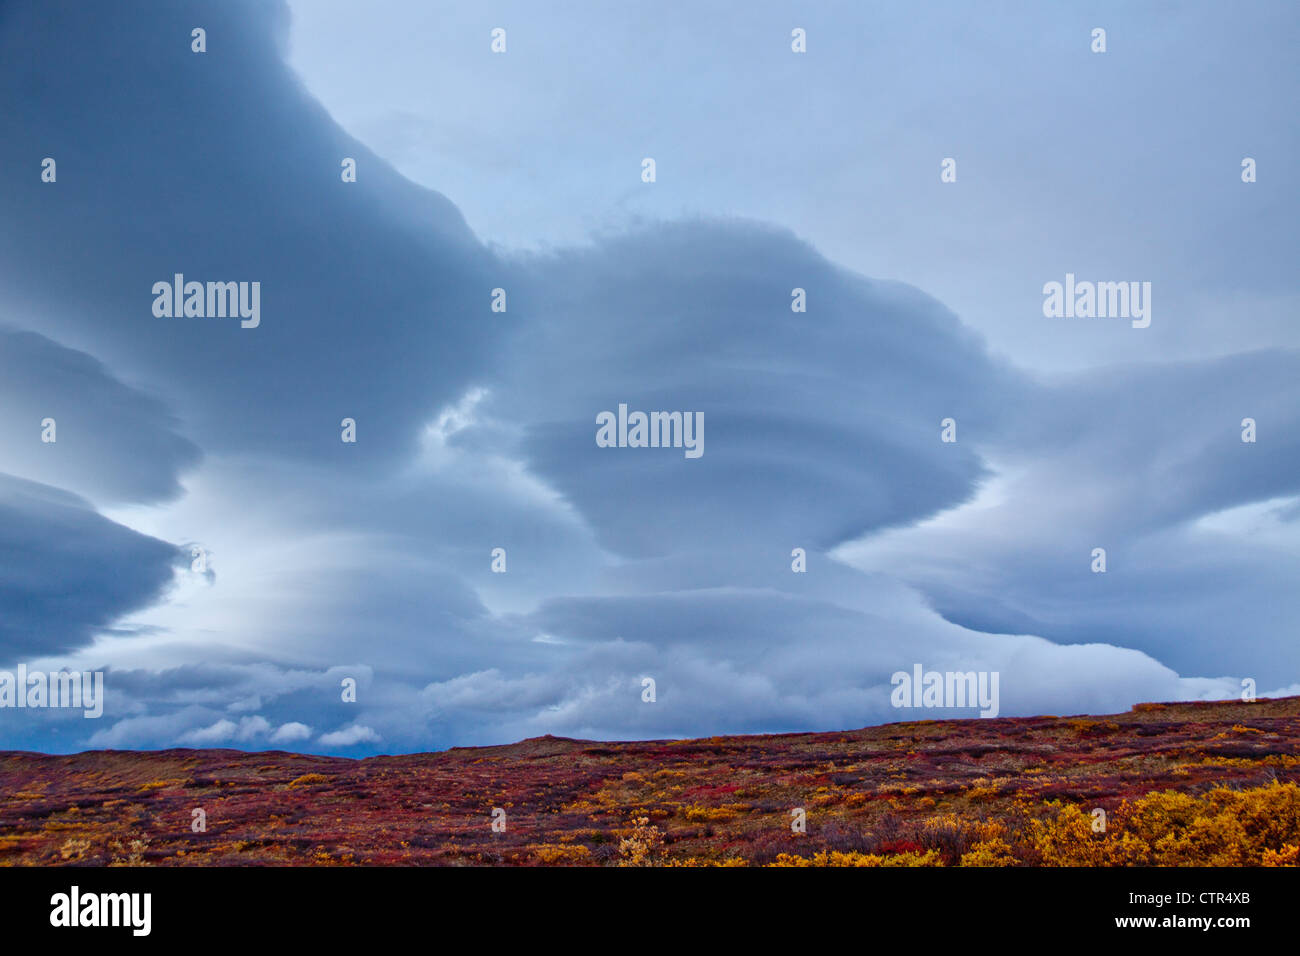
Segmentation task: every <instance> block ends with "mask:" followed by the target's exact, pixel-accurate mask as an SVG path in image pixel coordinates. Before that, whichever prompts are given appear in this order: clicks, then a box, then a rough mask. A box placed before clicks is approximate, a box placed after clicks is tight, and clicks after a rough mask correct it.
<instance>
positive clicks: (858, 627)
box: [0, 0, 1300, 752]
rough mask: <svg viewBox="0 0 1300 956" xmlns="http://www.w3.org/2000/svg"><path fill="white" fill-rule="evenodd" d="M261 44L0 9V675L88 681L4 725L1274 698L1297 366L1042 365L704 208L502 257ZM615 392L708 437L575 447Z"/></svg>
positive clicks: (590, 730)
mask: <svg viewBox="0 0 1300 956" xmlns="http://www.w3.org/2000/svg"><path fill="white" fill-rule="evenodd" d="M194 10H197V11H201V13H202V17H201V20H202V22H203V23H204V24H205V27H206V29H207V30H208V37H209V52H208V53H206V54H203V55H201V56H200V55H195V54H193V53H191V52H190V50H189V44H188V36H189V30H190V28H191V27H192V26H193V24H194V22H196V14H195V12H194ZM287 30H288V24H287V20H286V17H285V12H284V8H283V6H281V5H279V4H262V3H253V2H251V0H234V2H230V3H221V4H212V5H200V6H198V7H196V8H194V9H193V10H192V9H189V8H172V7H167V6H164V7H159V6H157V5H145V4H140V5H134V4H126V5H123V6H119V7H115V8H114V9H113V10H111V11H109V10H101V9H99V8H96V7H90V8H87V9H84V10H82V9H78V10H76V11H72V10H61V9H58V8H54V9H51V10H46V9H45V8H44V7H41V6H38V5H35V4H22V3H19V4H12V5H10V6H9V7H7V8H6V13H5V16H4V20H3V22H2V23H0V63H4V64H5V66H4V70H5V71H6V79H7V80H8V81H9V82H6V83H0V110H2V111H3V112H4V114H5V116H6V118H7V122H8V124H9V126H8V129H9V130H10V131H11V133H10V135H7V136H6V137H4V138H3V139H0V170H2V171H3V172H4V173H5V176H6V182H7V183H8V184H10V186H11V187H12V188H7V189H5V190H4V191H0V298H2V299H3V301H4V303H5V304H6V308H5V313H4V314H5V316H6V318H7V321H12V322H14V323H19V324H20V325H21V326H22V327H24V328H36V329H38V330H39V333H36V332H29V331H17V330H16V331H5V332H3V333H0V371H7V373H8V375H7V377H6V380H5V381H4V382H0V400H3V401H4V402H5V404H6V408H11V409H12V410H13V412H12V414H6V415H4V416H0V447H3V448H4V450H5V454H6V456H7V458H6V459H5V462H4V468H5V470H6V471H7V472H9V473H10V475H12V476H13V477H0V651H3V652H5V653H8V654H10V655H12V656H25V657H30V656H33V655H44V656H46V657H47V658H48V659H49V660H50V661H51V662H53V663H56V664H57V663H67V664H69V665H78V666H85V667H89V668H96V667H102V668H104V669H106V670H107V672H108V673H107V678H108V679H107V681H106V686H107V694H108V702H107V705H106V709H105V716H106V717H107V719H108V720H109V721H111V724H110V725H109V726H108V727H107V728H106V729H103V730H97V729H88V728H85V727H77V728H73V727H72V726H71V725H70V724H69V723H68V722H62V723H58V724H57V727H56V725H55V722H53V718H49V719H47V718H46V717H45V716H31V717H28V718H26V719H25V722H24V723H23V724H22V725H20V726H18V727H16V728H15V730H14V732H13V734H12V736H13V737H16V738H18V739H19V740H21V741H24V742H26V743H28V744H30V745H33V746H42V747H49V746H57V747H63V748H67V747H76V746H77V745H78V744H81V743H83V742H84V741H87V740H88V742H89V745H91V746H109V747H117V746H142V745H149V746H169V745H174V744H175V743H177V742H188V743H191V744H194V745H202V746H210V745H216V744H229V745H236V746H247V747H261V746H266V745H268V744H277V745H282V744H295V745H301V746H303V747H310V748H312V749H316V750H325V751H335V750H337V751H349V752H366V751H374V750H375V749H377V747H378V745H379V744H381V743H382V744H383V745H384V746H385V747H388V748H405V749H424V748H429V747H431V746H446V745H449V744H456V743H469V742H477V743H492V742H502V741H504V740H510V739H515V738H517V737H520V736H528V735H532V734H537V733H548V732H549V733H562V734H567V735H571V736H590V737H623V738H626V737H664V736H678V735H698V734H710V733H721V732H756V731H778V730H796V729H832V728H835V727H846V726H861V725H864V724H867V723H872V722H877V721H887V720H896V719H902V718H905V717H913V716H916V715H915V714H912V713H906V712H900V711H899V710H897V709H895V708H893V707H892V706H891V705H890V700H889V697H890V689H891V688H890V675H891V674H892V673H893V672H895V671H897V670H907V669H909V668H911V667H912V665H913V664H915V663H920V664H922V665H923V666H924V667H926V668H935V669H954V670H962V671H966V670H990V671H996V672H998V673H999V674H1000V675H1001V677H1002V682H1001V693H1002V695H1003V699H1002V702H1001V708H1000V709H1001V713H1003V714H1029V713H1037V712H1044V711H1048V712H1083V711H1092V712H1097V711H1106V710H1118V709H1123V708H1125V707H1127V706H1129V705H1130V704H1132V703H1134V702H1136V701H1138V700H1146V699H1173V698H1200V697H1206V696H1213V695H1219V696H1232V695H1235V694H1236V693H1237V692H1238V689H1239V687H1240V679H1241V678H1242V677H1249V676H1252V675H1254V676H1257V677H1258V678H1259V679H1260V686H1261V687H1263V686H1271V685H1273V684H1278V685H1281V684H1286V683H1290V682H1294V680H1295V679H1296V678H1297V676H1300V656H1298V655H1300V651H1297V650H1295V649H1294V646H1293V645H1294V641H1292V640H1291V639H1290V635H1289V631H1288V630H1287V621H1289V620H1291V619H1293V618H1294V616H1295V614H1294V612H1295V611H1297V610H1300V608H1297V607H1295V606H1294V601H1293V599H1291V598H1290V597H1288V595H1289V594H1290V593H1291V591H1292V590H1294V589H1293V588H1292V587H1291V581H1292V580H1293V579H1294V577H1295V572H1296V571H1297V570H1300V568H1297V567H1296V561H1297V547H1296V536H1295V528H1296V523H1295V522H1294V521H1292V520H1289V516H1290V515H1292V514H1293V513H1294V512H1295V511H1296V509H1297V508H1298V507H1300V505H1298V504H1297V501H1300V488H1297V479H1296V476H1297V475H1300V468H1297V465H1300V455H1298V454H1297V451H1298V449H1300V446H1298V445H1297V441H1296V440H1295V439H1293V438H1291V437H1289V436H1291V435H1295V434H1300V421H1297V413H1296V409H1297V408H1300V403H1298V402H1297V399H1300V394H1297V390H1298V389H1300V386H1297V384H1296V383H1297V381H1300V377H1298V376H1297V375H1296V372H1297V371H1300V369H1297V367H1296V363H1297V357H1296V355H1295V354H1294V353H1291V352H1282V351H1266V352H1253V353H1247V354H1243V355H1237V356H1231V357H1227V358H1222V359H1218V360H1215V361H1213V362H1201V363H1192V362H1179V363H1168V364H1163V365H1150V364H1146V365H1133V366H1128V367H1124V368H1115V369H1107V370H1091V371H1088V372H1086V373H1081V374H1079V375H1077V376H1074V377H1072V378H1069V379H1051V380H1048V379H1045V378H1042V377H1040V376H1038V375H1036V374H1035V372H1034V370H1033V369H1021V368H1017V367H1015V366H1013V365H1011V364H1010V363H1009V362H1008V361H1006V360H1005V359H1004V358H1002V357H1000V356H999V355H995V354H993V353H991V352H990V351H989V349H988V348H987V347H986V344H985V342H984V340H983V339H982V338H981V336H980V335H978V334H977V333H976V332H974V331H973V330H972V329H971V328H970V327H969V326H968V325H966V324H964V323H963V321H962V320H961V319H960V318H959V317H958V316H957V315H955V314H954V313H953V312H952V311H950V310H949V309H948V308H946V307H945V306H944V305H942V304H941V303H939V302H938V301H937V300H936V299H934V298H933V297H931V296H929V295H926V294H925V293H923V292H921V291H919V290H917V289H914V288H911V287H909V286H906V285H903V284H900V283H896V282H887V281H880V280H875V279H868V278H865V277H863V276H860V275H858V274H856V273H854V272H851V271H849V270H847V269H845V268H842V267H841V266H839V265H836V264H835V263H834V262H832V261H831V260H830V259H829V258H828V257H827V256H825V255H823V254H822V253H821V252H820V251H818V248H817V247H814V245H813V244H812V243H811V242H809V241H806V240H804V239H801V238H799V237H798V236H797V235H795V234H794V233H793V232H791V231H790V230H788V229H783V228H776V227H773V226H769V225H764V224H761V223H757V222H754V221H750V220H746V219H741V218H706V217H690V218H685V219H682V220H680V221H674V222H656V221H646V222H641V223H639V224H638V225H636V226H635V227H633V228H629V229H627V230H625V231H623V232H620V233H618V234H615V235H605V236H597V237H592V238H591V240H590V241H588V242H586V243H585V244H583V245H582V246H581V247H576V248H571V249H561V250H558V251H550V252H547V253H544V254H536V255H508V254H505V253H502V252H501V251H500V250H497V249H494V248H489V247H487V246H485V245H484V244H483V243H481V242H480V241H479V240H478V239H477V238H476V237H475V236H474V234H473V233H472V232H471V231H470V230H469V229H468V227H467V226H466V223H465V220H464V218H463V217H462V216H461V214H460V212H459V211H458V209H457V208H456V206H455V205H454V204H453V203H452V202H451V201H450V200H448V199H446V198H445V197H443V196H441V195H440V194H437V193H434V192H431V191H429V190H425V189H422V188H419V187H417V186H415V185H413V184H412V183H410V182H408V181H406V180H404V179H403V178H402V177H401V176H399V175H398V174H397V173H396V172H394V171H393V170H392V169H391V168H390V167H389V166H388V165H387V164H386V163H385V162H383V161H382V160H380V159H379V158H378V157H377V156H375V155H374V154H373V153H372V152H371V151H369V150H368V149H367V148H366V147H365V146H364V145H363V144H361V143H359V142H358V141H356V140H355V139H353V138H352V137H350V136H349V135H348V134H347V133H346V132H345V131H344V130H343V129H341V128H340V127H339V126H338V125H337V124H336V123H335V122H334V121H333V120H332V119H331V118H330V117H329V115H328V114H326V113H325V111H324V110H323V109H322V108H321V107H320V105H319V104H317V103H316V102H314V101H313V100H312V99H311V97H310V96H309V95H308V93H307V92H306V91H305V90H304V89H303V87H302V86H301V84H300V83H299V82H298V81H297V79H296V78H295V77H294V75H293V74H292V73H291V72H290V71H289V70H288V69H287V68H286V66H285V65H284V63H283V55H284V51H285V43H286V36H287ZM67 51H74V52H75V53H76V55H75V56H72V57H69V56H68V55H67ZM56 53H57V54H58V56H56V55H55V54H56ZM51 62H60V63H62V62H67V63H69V64H70V65H69V67H68V68H67V69H59V70H53V69H51V68H49V67H48V64H49V63H51ZM177 117H184V118H185V123H184V129H183V130H178V129H177V127H176V118H177ZM46 154H49V155H53V156H55V157H57V158H58V161H59V179H58V182H57V183H53V184H49V183H41V182H40V181H39V178H38V177H37V176H36V175H34V174H33V171H34V169H35V168H36V166H35V164H36V162H37V161H38V160H39V158H40V156H42V155H46ZM344 157H352V158H355V159H356V160H357V163H358V180H357V182H356V183H344V182H342V181H341V179H340V177H339V163H340V161H341V160H342V159H343V158H344ZM925 228H932V227H930V226H926V227H925ZM177 272H182V273H184V274H185V275H186V276H187V277H188V278H190V279H197V280H200V281H202V280H237V281H258V282H260V283H261V286H260V288H261V289H262V322H261V325H260V326H259V327H258V328H256V329H241V328H240V327H239V324H238V322H234V321H226V320H223V319H206V318H205V319H197V318H176V319H161V318H157V317H155V316H153V314H152V311H151V304H152V294H151V287H152V284H153V283H154V282H155V281H158V280H169V279H170V278H171V277H172V276H173V275H174V274H175V273H177ZM1003 281H1008V282H1009V281H1010V280H1006V279H1005V278H1004V280H1003ZM1040 284H1041V283H1040ZM495 288H502V289H505V290H506V292H507V294H508V302H509V305H508V311H507V312H505V313H494V312H492V311H491V310H490V302H491V293H492V290H493V289H495ZM795 289H802V290H804V293H805V294H806V301H807V311H806V312H794V311H792V310H791V301H792V297H791V295H792V291H793V290H795ZM1035 334H1040V333H1039V332H1037V331H1036V332H1035ZM47 336H48V337H47ZM60 403H62V404H60ZM620 404H626V405H628V407H629V408H630V409H632V410H644V411H659V410H662V411H682V412H686V413H692V412H700V413H702V414H703V416H704V421H705V433H704V439H705V444H704V454H703V455H702V457H700V458H698V459H687V458H685V457H684V456H683V454H682V450H681V449H632V448H623V449H610V448H601V447H598V446H597V445H596V443H595V440H594V438H595V430H596V421H595V419H596V415H597V414H598V413H600V412H601V411H606V410H610V411H613V410H616V409H617V408H618V406H619V405H620ZM50 406H56V408H55V412H51V413H48V414H52V415H54V417H56V418H57V419H58V422H59V430H60V431H59V442H58V443H57V445H55V446H46V445H43V444H42V443H40V442H39V441H38V434H39V433H38V432H37V430H36V428H35V425H34V423H39V418H40V417H44V416H45V415H46V414H47V411H46V409H47V408H48V407H50ZM1247 416H1249V417H1254V418H1256V419H1257V421H1258V422H1259V436H1260V440H1259V441H1258V442H1257V443H1255V444H1250V445H1247V444H1243V443H1242V442H1241V441H1240V439H1239V434H1238V429H1239V423H1240V420H1241V418H1243V417H1247ZM344 417H350V418H354V419H355V420H356V422H357V435H358V441H357V442H356V443H355V444H350V443H344V442H341V441H340V440H339V439H340V435H339V428H340V422H341V420H342V419H343V418H344ZM947 418H952V419H954V420H955V421H956V427H957V435H958V440H957V441H956V442H954V443H948V442H943V441H941V440H940V430H941V423H942V422H943V421H944V420H945V419H947ZM182 479H183V485H182ZM182 490H183V493H181V492H182ZM74 493H75V494H74ZM92 503H93V505H92ZM96 505H97V506H99V507H101V509H103V511H104V513H103V514H100V513H97V512H96V511H95V510H94V506H96ZM167 541H177V542H199V543H200V544H201V545H202V546H203V547H204V549H205V551H206V553H207V554H208V556H209V558H210V559H211V562H212V563H211V568H213V569H215V571H214V573H213V574H212V575H210V576H207V577H204V576H201V575H194V574H191V573H187V572H185V571H184V566H183V564H182V562H181V561H180V558H181V557H182V553H181V552H180V551H178V549H177V547H176V546H174V545H172V544H168V543H166V542H167ZM1097 546H1103V547H1106V548H1107V552H1108V558H1109V568H1108V571H1107V574H1106V575H1094V574H1092V573H1091V572H1090V570H1089V568H1088V564H1089V560H1090V553H1091V550H1092V548H1094V547H1097ZM496 548H501V549H503V550H504V551H505V553H506V560H507V563H508V569H507V570H506V572H505V573H495V572H494V571H493V568H492V562H491V555H492V552H493V549H496ZM795 549H803V551H804V552H805V556H806V560H807V570H806V572H804V573H796V571H795V570H794V569H793V568H792V566H791V562H792V552H793V551H794V550H795ZM178 572H179V573H178ZM1264 675H1267V676H1264ZM349 677H350V678H354V679H356V680H357V684H358V698H357V701H356V702H355V703H344V702H343V701H342V700H341V699H340V682H341V681H342V680H343V679H345V678H349ZM647 677H648V678H653V680H654V681H655V683H656V688H657V698H656V700H655V702H654V703H647V702H645V701H643V700H642V696H641V695H642V689H643V685H642V682H643V680H644V679H645V678H647ZM930 716H937V715H936V714H930ZM953 716H958V714H953ZM331 727H332V728H337V729H334V730H332V731H326V732H323V733H320V734H319V736H317V737H315V738H314V739H312V735H313V734H315V733H316V730H315V729H314V728H331ZM56 730H57V731H58V732H59V733H60V734H62V735H61V736H56ZM79 735H80V736H79ZM86 735H89V736H88V737H87V736H86ZM6 742H9V741H8V739H7V740H6Z"/></svg>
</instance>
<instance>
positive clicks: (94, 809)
mask: <svg viewBox="0 0 1300 956" xmlns="http://www.w3.org/2000/svg"><path fill="white" fill-rule="evenodd" d="M497 809H499V810H501V811H502V812H503V813H504V816H503V817H502V820H503V821H504V827H497V828H495V829H494V828H493V827H492V825H491V824H492V815H493V813H494V810H497ZM200 810H201V811H202V813H201V814H197V813H196V811H200ZM200 818H201V819H200ZM196 821H198V822H196ZM1298 863H1300V698H1284V699H1278V700H1259V701H1254V702H1251V703H1245V702H1220V703H1196V704H1144V705H1141V706H1139V707H1136V708H1134V709H1133V710H1132V711H1131V712H1129V713H1127V714H1114V715H1109V716H1106V717H1104V718H1103V717H1032V718H996V719H990V720H963V721H915V722H912V723H902V724H889V725H885V726H880V727H869V728H866V729H863V730H852V731H837V732H830V733H810V734H782V735H766V736H761V735H760V736H735V737H710V738H707V739H703V740H657V741H640V742H627V743H598V742H593V741H582V740H568V739H563V738H556V737H542V738H534V739H532V740H525V741H521V742H520V743H517V744H511V745H509V746H503V747H479V748H454V749H452V750H449V751H446V752H443V753H432V754H411V755H406V756H385V757H370V758H367V759H365V760H349V759H345V758H339V757H320V756H311V755H305V754H289V753H281V752H276V753H244V752H241V751H233V750H170V751H153V752H129V751H99V752H88V753H83V754H72V755H66V756H48V755H41V754H32V753H0V865H56V866H58V865H74V866H105V865H117V866H141V865H167V866H184V865H230V864H236V865H285V864H288V865H310V866H320V865H334V866H349V865H390V864H407V865H455V866H460V865H521V866H635V867H644V866H776V867H822V866H833V867H840V866H853V867H910V866H929V867H933V866H958V867H968V868H969V867H991V866H1201V865H1207V866H1269V867H1272V866H1296V865H1297V864H1298Z"/></svg>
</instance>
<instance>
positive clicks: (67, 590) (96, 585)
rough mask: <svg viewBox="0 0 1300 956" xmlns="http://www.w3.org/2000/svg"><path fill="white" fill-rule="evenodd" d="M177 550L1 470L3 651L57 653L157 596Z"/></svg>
mask: <svg viewBox="0 0 1300 956" xmlns="http://www.w3.org/2000/svg"><path fill="white" fill-rule="evenodd" d="M179 557H180V556H179V553H178V552H177V549H176V548H175V547H174V546H173V545H170V544H168V543H166V542H165V541H159V540H157V539H156V538H151V537H147V536H145V535H142V534H137V533H136V532H134V531H131V530H130V529H128V528H124V527H122V526H121V525H117V524H114V523H113V522H111V521H109V520H108V519H106V518H104V517H102V516H101V515H98V514H96V513H95V511H94V510H93V509H91V508H90V506H89V504H88V503H87V502H86V501H84V500H82V499H80V498H78V497H76V496H75V495H72V494H69V493H67V492H64V491H60V490H58V489H54V488H50V487H48V486H46V485H41V484H37V483H36V482H31V481H24V480H22V479H19V478H14V477H11V476H9V475H4V474H0V656H3V657H5V658H8V659H11V660H12V659H14V658H16V657H19V656H31V655H41V654H54V653H58V652H62V651H67V650H70V649H72V648H74V647H77V646H79V645H81V644H83V643H85V642H88V641H89V640H90V639H91V637H92V635H93V634H94V633H95V632H96V631H97V630H98V629H100V628H104V627H107V626H108V625H110V624H111V623H113V622H114V621H115V620H116V619H118V618H119V617H120V616H121V615H123V614H126V613H127V612H129V611H133V610H135V609H137V608H140V607H143V606H145V605H147V604H150V603H153V602H154V601H157V600H158V599H159V598H161V597H162V596H163V595H164V593H165V592H166V590H167V587H168V585H169V583H170V582H171V580H172V576H173V573H174V570H175V568H176V566H177V564H178V563H179Z"/></svg>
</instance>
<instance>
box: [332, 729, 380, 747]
mask: <svg viewBox="0 0 1300 956" xmlns="http://www.w3.org/2000/svg"><path fill="white" fill-rule="evenodd" d="M379 740H380V737H379V734H377V733H375V732H374V731H373V730H372V729H371V728H369V727H364V726H362V725H360V724H352V725H350V726H347V727H343V728H341V729H339V730H335V731H332V732H330V733H328V734H321V735H320V740H319V743H320V745H321V746H322V747H331V748H332V747H355V746H356V745H357V744H377V743H379Z"/></svg>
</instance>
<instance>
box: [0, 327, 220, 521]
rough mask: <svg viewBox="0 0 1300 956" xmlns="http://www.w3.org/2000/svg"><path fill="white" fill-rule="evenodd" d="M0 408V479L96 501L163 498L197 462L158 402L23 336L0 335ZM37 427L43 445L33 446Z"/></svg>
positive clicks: (88, 361) (97, 367) (69, 352)
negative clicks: (49, 425) (46, 429)
mask: <svg viewBox="0 0 1300 956" xmlns="http://www.w3.org/2000/svg"><path fill="white" fill-rule="evenodd" d="M0 408H3V409H4V411H5V414H4V416H3V417H2V418H0V471H8V472H10V473H16V474H21V475H22V476H23V477H26V478H30V479H32V480H35V481H42V482H46V483H48V484H52V485H58V486H59V487H63V488H67V489H69V490H71V491H74V492H77V493H80V494H84V495H87V496H90V497H92V498H93V499H94V500H96V501H98V502H102V503H120V502H158V501H167V500H170V499H173V498H175V497H177V496H178V495H179V494H180V493H181V486H180V481H179V476H180V474H181V473H182V472H183V471H184V470H186V469H188V468H191V467H193V466H194V465H196V464H197V463H198V461H199V459H200V458H201V454H200V452H199V449H198V447H197V446H196V445H195V444H194V443H193V442H191V441H189V440H188V439H187V438H185V437H183V436H182V435H180V434H178V433H177V430H178V427H179V424H180V423H179V422H178V421H177V420H176V419H175V418H174V416H172V415H171V414H169V413H168V411H167V409H166V407H165V406H164V405H163V404H162V403H161V402H159V401H158V400H156V399H154V398H151V397H149V396H147V395H144V394H142V393H140V392H138V391H136V390H135V389H132V388H129V387H128V386H126V385H124V384H123V383H121V382H119V381H118V380H117V379H115V378H114V377H113V376H112V375H111V374H110V373H109V372H108V370H107V369H106V368H105V367H104V366H103V364H102V363H100V362H98V361H96V360H95V359H93V358H91V357H90V356H88V355H86V354H85V353H82V352H78V351H75V350H73V349H68V348H64V347H62V346H60V345H57V344H55V343H54V342H51V341H50V340H49V339H47V338H45V337H44V336H41V335H37V334H35V333H33V332H15V331H9V330H6V329H4V328H3V327H0ZM46 419H53V423H54V429H55V431H54V433H53V436H52V437H54V439H55V440H54V441H53V442H44V441H42V440H41V433H42V427H41V423H42V422H43V421H45V420H46ZM60 438H61V439H62V440H61V441H60V440H59V439H60Z"/></svg>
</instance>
